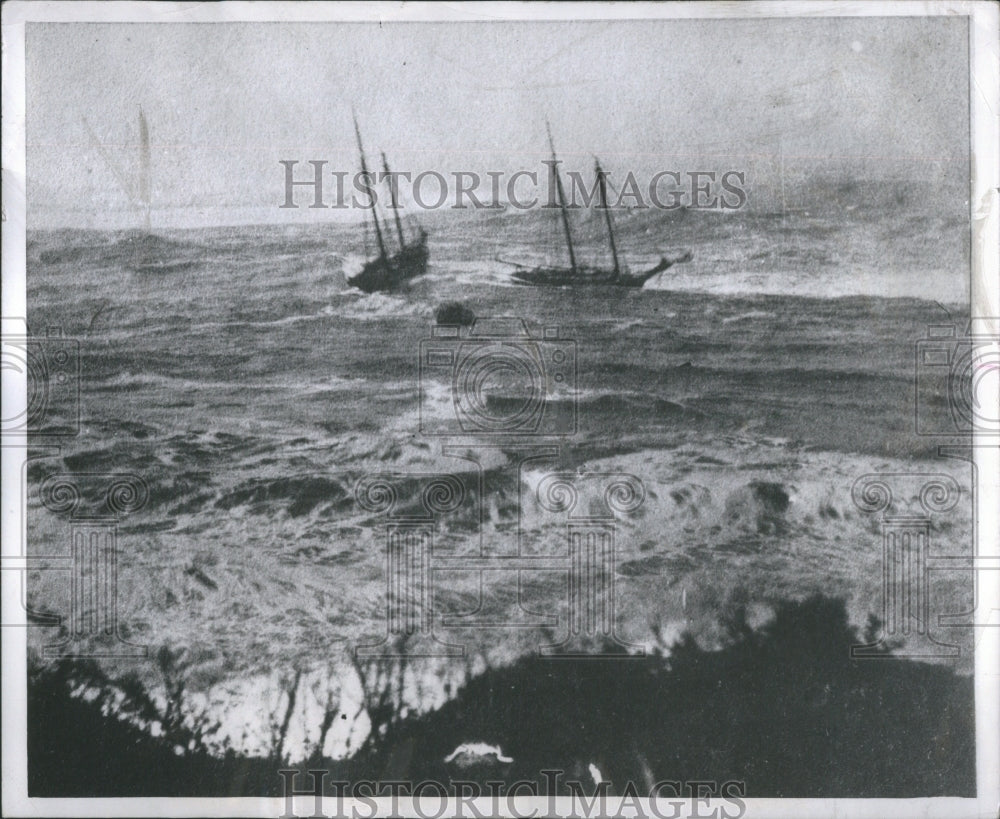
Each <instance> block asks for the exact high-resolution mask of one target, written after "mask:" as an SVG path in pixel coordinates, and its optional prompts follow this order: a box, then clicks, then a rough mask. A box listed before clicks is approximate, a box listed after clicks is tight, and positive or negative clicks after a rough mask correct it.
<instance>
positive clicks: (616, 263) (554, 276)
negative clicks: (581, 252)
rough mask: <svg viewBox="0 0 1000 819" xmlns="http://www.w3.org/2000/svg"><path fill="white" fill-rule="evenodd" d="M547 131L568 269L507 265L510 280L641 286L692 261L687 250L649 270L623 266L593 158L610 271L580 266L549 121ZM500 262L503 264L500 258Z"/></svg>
mask: <svg viewBox="0 0 1000 819" xmlns="http://www.w3.org/2000/svg"><path fill="white" fill-rule="evenodd" d="M545 130H546V131H547V132H548V137H549V150H550V151H551V153H552V170H553V174H554V176H555V183H556V194H557V195H558V198H559V213H560V216H561V219H562V227H563V233H564V235H565V238H566V249H567V250H568V251H569V267H553V266H546V265H542V266H538V267H528V266H527V265H524V264H520V263H517V262H504V264H511V265H513V266H514V267H517V268H518V269H517V270H516V271H515V272H514V273H512V274H511V278H512V279H513V280H514V281H515V282H516V283H518V284H532V285H549V286H571V287H578V286H580V285H603V286H613V287H642V286H643V285H644V284H645V283H646V282H647V281H649V280H650V279H651V278H653V276H656V275H658V274H660V273H662V272H663V271H664V270H667V269H668V268H670V267H672V266H673V265H675V264H678V263H680V262H686V261H690V259H691V252H690V251H686V252H685V253H683V254H681V255H680V256H676V257H674V258H670V259H668V258H667V257H666V256H661V257H660V261H659V262H657V263H656V264H655V265H653V266H652V267H650V268H649V269H647V270H642V271H638V272H632V271H630V270H628V268H627V266H625V265H623V264H622V262H621V259H620V258H619V256H618V245H617V243H616V242H615V230H614V224H613V223H612V220H611V210H610V208H609V207H608V192H607V179H606V176H607V175H606V174H605V172H604V171H603V170H602V168H601V163H600V161H599V160H598V159H596V158H595V159H594V172H595V174H596V175H597V191H598V197H599V206H600V209H601V210H603V211H604V219H605V224H606V225H607V230H608V244H609V246H610V250H611V262H612V266H611V268H610V269H608V268H602V267H592V266H588V265H581V264H579V263H578V262H577V259H576V251H575V250H574V248H573V233H572V231H571V230H570V226H569V214H568V213H567V207H566V193H565V190H564V189H563V184H562V177H561V176H560V174H559V166H558V160H557V159H556V149H555V145H554V144H553V142H552V130H551V128H549V124H548V122H546V123H545ZM499 261H503V260H502V259H500V260H499Z"/></svg>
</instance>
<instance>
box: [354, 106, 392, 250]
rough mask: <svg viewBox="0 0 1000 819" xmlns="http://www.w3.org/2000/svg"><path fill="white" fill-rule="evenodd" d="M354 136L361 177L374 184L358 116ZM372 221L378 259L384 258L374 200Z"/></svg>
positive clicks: (355, 121) (383, 242)
mask: <svg viewBox="0 0 1000 819" xmlns="http://www.w3.org/2000/svg"><path fill="white" fill-rule="evenodd" d="M354 134H355V136H357V138H358V153H359V154H361V176H362V177H363V178H367V179H370V180H372V181H373V182H374V179H373V178H372V176H371V175H370V174H369V173H368V165H367V163H366V162H365V149H364V146H362V144H361V129H360V128H358V116H357V114H355V115H354ZM372 219H374V220H375V238H376V239H377V240H378V252H379V256H380V258H383V259H384V258H386V252H385V241H384V240H383V238H382V228H381V226H380V225H379V223H378V211H377V210H376V208H375V200H374V198H373V199H372Z"/></svg>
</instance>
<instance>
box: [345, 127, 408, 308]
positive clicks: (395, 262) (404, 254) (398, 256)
mask: <svg viewBox="0 0 1000 819" xmlns="http://www.w3.org/2000/svg"><path fill="white" fill-rule="evenodd" d="M354 134H355V136H357V138H358V153H359V154H360V155H361V173H362V176H363V177H364V178H367V179H371V178H372V177H371V176H370V175H369V173H368V164H367V162H366V161H365V149H364V146H363V145H362V144H361V129H360V128H358V118H357V117H355V118H354ZM382 168H383V170H384V171H385V174H386V178H387V179H390V178H391V177H390V176H389V163H388V162H387V160H386V158H385V154H384V153H383V154H382ZM389 195H390V197H391V200H392V201H391V203H390V204H391V205H392V213H393V216H394V217H395V221H396V237H397V239H398V241H399V250H398V251H396V252H395V253H390V252H389V249H388V248H387V247H386V241H387V237H386V236H384V235H383V233H382V225H381V224H380V223H379V218H378V211H377V210H376V208H374V207H373V208H372V221H373V222H374V224H375V240H376V242H377V244H378V257H377V258H375V259H372V260H370V261H368V262H367V263H366V264H365V266H364V268H362V270H361V272H360V273H358V274H357V275H356V276H352V277H350V278H349V279H348V280H347V283H348V284H349V285H350V286H351V287H357V288H358V289H359V290H364V291H365V292H366V293H374V292H376V291H378V290H392V289H394V288H396V287H398V286H399V285H401V284H403V283H404V282H406V281H409V280H410V279H413V278H415V277H417V276H422V275H423V274H424V273H426V272H427V258H428V253H427V233H426V232H425V231H424V230H423V228H420V230H419V232H418V233H417V237H416V239H414V240H411V241H410V242H407V241H406V236H405V234H404V233H403V222H402V220H401V219H400V218H399V208H398V206H397V203H396V192H395V190H394V188H393V186H392V185H390V186H389Z"/></svg>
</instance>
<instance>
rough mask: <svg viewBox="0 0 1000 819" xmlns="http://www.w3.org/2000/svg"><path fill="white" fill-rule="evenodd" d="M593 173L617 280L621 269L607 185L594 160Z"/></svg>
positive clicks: (599, 167) (597, 163) (602, 172)
mask: <svg viewBox="0 0 1000 819" xmlns="http://www.w3.org/2000/svg"><path fill="white" fill-rule="evenodd" d="M594 172H595V173H596V174H597V187H598V190H599V191H600V195H601V209H602V210H603V211H604V219H605V221H606V222H607V225H608V241H609V242H610V243H611V258H612V259H613V260H614V264H615V278H616V279H617V278H618V276H619V275H620V273H621V267H620V266H619V264H618V248H617V247H615V231H614V228H612V226H611V211H610V210H609V209H608V191H607V184H606V182H605V178H604V171H603V170H601V163H600V162H598V161H597V158H596V157H595V158H594Z"/></svg>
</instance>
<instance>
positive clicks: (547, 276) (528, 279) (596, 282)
mask: <svg viewBox="0 0 1000 819" xmlns="http://www.w3.org/2000/svg"><path fill="white" fill-rule="evenodd" d="M672 264H673V262H672V261H667V259H665V258H661V259H660V261H659V263H658V264H656V266H655V267H652V268H650V269H649V270H645V271H643V272H641V273H615V272H614V271H613V270H601V269H598V268H588V267H578V268H577V269H576V270H575V271H574V270H571V269H569V268H565V267H535V268H531V269H525V270H518V271H517V272H515V273H512V274H511V276H512V278H513V279H514V281H515V282H517V283H518V284H528V285H534V286H536V287H537V286H541V287H642V286H643V285H644V284H645V283H646V282H647V281H649V280H650V279H651V278H653V276H655V275H656V274H657V273H662V272H663V271H664V270H666V269H667V268H668V267H670V266H671V265H672Z"/></svg>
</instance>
